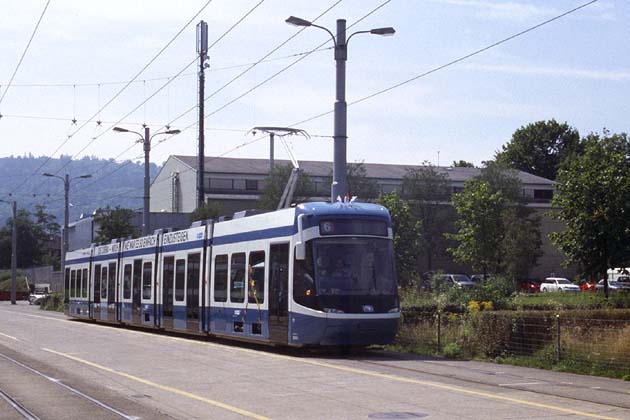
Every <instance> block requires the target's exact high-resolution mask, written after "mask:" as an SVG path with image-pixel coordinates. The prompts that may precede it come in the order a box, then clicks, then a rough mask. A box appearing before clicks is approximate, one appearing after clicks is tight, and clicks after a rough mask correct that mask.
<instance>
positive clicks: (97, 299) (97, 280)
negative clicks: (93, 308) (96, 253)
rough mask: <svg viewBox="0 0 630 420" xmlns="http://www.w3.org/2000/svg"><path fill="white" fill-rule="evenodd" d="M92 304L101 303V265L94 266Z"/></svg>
mask: <svg viewBox="0 0 630 420" xmlns="http://www.w3.org/2000/svg"><path fill="white" fill-rule="evenodd" d="M94 303H101V265H100V264H96V265H95V266H94Z"/></svg>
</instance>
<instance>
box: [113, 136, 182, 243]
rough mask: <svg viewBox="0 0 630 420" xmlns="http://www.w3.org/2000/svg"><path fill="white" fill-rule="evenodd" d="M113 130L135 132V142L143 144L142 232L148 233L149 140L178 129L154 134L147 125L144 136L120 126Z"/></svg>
mask: <svg viewBox="0 0 630 420" xmlns="http://www.w3.org/2000/svg"><path fill="white" fill-rule="evenodd" d="M113 130H114V131H116V132H118V133H134V134H137V135H138V136H139V137H140V138H139V139H138V140H137V141H136V142H137V143H142V144H143V149H144V197H142V200H143V204H142V234H143V235H148V234H149V233H150V232H149V229H150V223H149V219H150V217H151V213H150V208H149V198H150V195H149V194H150V193H149V188H150V180H151V178H150V175H149V153H150V152H151V140H152V139H153V137H155V136H159V135H161V134H179V133H181V131H180V130H166V131H161V132H159V133H155V134H154V135H150V134H151V133H150V129H149V127H148V126H145V127H144V136H143V135H142V134H140V133H138V132H137V131H132V130H127V129H126V128H122V127H114V128H113Z"/></svg>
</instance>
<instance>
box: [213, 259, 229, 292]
mask: <svg viewBox="0 0 630 420" xmlns="http://www.w3.org/2000/svg"><path fill="white" fill-rule="evenodd" d="M227 264H228V256H227V255H217V256H216V258H215V259H214V301H215V302H227V272H228V269H227Z"/></svg>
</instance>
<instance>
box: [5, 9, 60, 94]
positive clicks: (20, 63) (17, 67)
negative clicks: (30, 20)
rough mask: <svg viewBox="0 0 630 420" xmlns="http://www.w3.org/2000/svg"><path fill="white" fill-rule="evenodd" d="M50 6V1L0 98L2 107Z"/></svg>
mask: <svg viewBox="0 0 630 420" xmlns="http://www.w3.org/2000/svg"><path fill="white" fill-rule="evenodd" d="M49 4H50V0H48V1H47V2H46V5H45V6H44V10H42V13H41V15H40V16H39V19H38V20H37V24H36V25H35V29H33V33H31V37H30V39H29V40H28V43H27V44H26V47H25V48H24V51H23V52H22V56H21V57H20V60H19V61H18V63H17V65H16V66H15V70H13V74H12V75H11V78H10V79H9V83H8V84H7V87H6V88H4V92H3V93H2V96H0V105H2V101H4V97H5V96H6V95H7V92H8V91H9V88H10V87H11V83H13V79H14V78H15V75H16V74H17V72H18V70H19V69H20V67H21V66H22V61H24V57H26V53H27V52H28V50H29V48H30V46H31V43H32V42H33V39H34V38H35V34H36V33H37V30H38V29H39V24H40V23H41V22H42V19H43V18H44V15H45V14H46V10H48V5H49Z"/></svg>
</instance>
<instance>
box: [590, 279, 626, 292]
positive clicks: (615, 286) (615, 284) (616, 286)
mask: <svg viewBox="0 0 630 420" xmlns="http://www.w3.org/2000/svg"><path fill="white" fill-rule="evenodd" d="M604 281H606V280H600V281H598V282H597V284H596V285H595V291H597V292H603V291H604ZM608 290H609V291H610V292H628V291H630V284H628V283H625V282H620V281H615V280H608Z"/></svg>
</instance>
